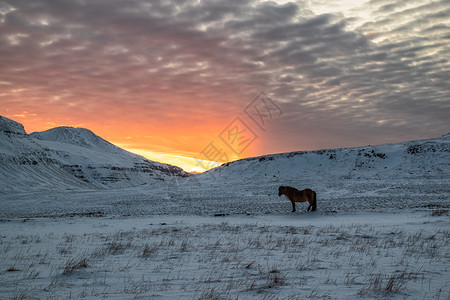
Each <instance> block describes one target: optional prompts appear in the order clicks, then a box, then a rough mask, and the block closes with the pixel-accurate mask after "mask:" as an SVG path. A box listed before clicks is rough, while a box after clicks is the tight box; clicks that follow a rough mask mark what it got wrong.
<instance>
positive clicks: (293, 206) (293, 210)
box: [291, 201, 295, 212]
mask: <svg viewBox="0 0 450 300" xmlns="http://www.w3.org/2000/svg"><path fill="white" fill-rule="evenodd" d="M291 203H292V212H295V201H291Z"/></svg>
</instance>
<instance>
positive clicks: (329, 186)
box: [0, 116, 450, 299]
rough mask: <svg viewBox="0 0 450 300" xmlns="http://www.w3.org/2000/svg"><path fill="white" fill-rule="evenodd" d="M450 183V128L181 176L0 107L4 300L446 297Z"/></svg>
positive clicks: (0, 293) (84, 134) (87, 135)
mask: <svg viewBox="0 0 450 300" xmlns="http://www.w3.org/2000/svg"><path fill="white" fill-rule="evenodd" d="M449 182H450V135H449V134H447V135H445V136H443V137H440V138H435V139H430V140H422V141H411V142H404V143H399V144H391V145H380V146H367V147H358V148H347V149H330V150H319V151H309V152H292V153H284V154H274V155H267V156H262V157H254V158H247V159H243V160H240V161H236V162H231V163H228V164H225V165H223V166H221V167H219V168H216V169H213V170H211V171H209V172H206V173H203V174H199V175H195V176H188V174H186V173H185V172H184V171H182V170H181V169H179V168H177V167H173V166H169V165H163V164H159V163H155V162H152V161H148V160H146V159H145V158H143V157H140V156H137V155H135V154H131V153H129V152H126V151H125V150H123V149H120V148H118V147H116V146H114V145H112V144H110V143H109V142H107V141H105V140H103V139H101V138H100V137H98V136H96V135H95V134H94V133H92V132H91V131H88V130H85V129H78V128H69V127H63V128H55V129H52V130H49V131H47V132H43V133H36V134H32V135H28V134H27V133H26V132H25V130H24V128H23V126H22V125H21V124H19V123H17V122H14V121H12V120H9V119H7V118H4V117H1V116H0V299H80V298H87V299H89V298H91V299H92V298H116V299H127V298H133V299H134V298H141V299H149V298H150V299H159V298H161V299H305V298H331V299H354V298H367V299H373V298H383V299H384V298H394V299H449V298H450V231H449V230H450V226H449V225H450V216H449V210H450V185H449ZM279 185H291V186H294V187H296V188H300V189H304V188H312V189H314V190H315V191H316V192H317V201H318V202H317V204H318V211H316V212H305V210H306V207H307V204H304V203H298V204H297V212H296V213H291V212H290V211H291V203H290V202H289V201H288V200H286V199H285V198H284V196H283V197H278V195H277V194H278V186H279Z"/></svg>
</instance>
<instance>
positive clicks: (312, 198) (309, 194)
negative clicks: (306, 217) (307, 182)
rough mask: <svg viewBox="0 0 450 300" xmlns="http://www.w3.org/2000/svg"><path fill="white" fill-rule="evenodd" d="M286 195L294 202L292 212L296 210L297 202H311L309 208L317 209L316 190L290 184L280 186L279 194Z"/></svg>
mask: <svg viewBox="0 0 450 300" xmlns="http://www.w3.org/2000/svg"><path fill="white" fill-rule="evenodd" d="M281 195H286V197H287V198H288V199H289V200H290V201H291V203H292V212H295V202H306V201H308V202H309V206H308V210H307V211H309V210H311V211H315V210H316V208H317V204H316V192H314V191H313V190H311V189H304V190H301V191H299V190H297V189H296V188H293V187H290V186H280V187H279V188H278V196H281Z"/></svg>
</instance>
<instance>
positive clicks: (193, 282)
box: [0, 211, 450, 299]
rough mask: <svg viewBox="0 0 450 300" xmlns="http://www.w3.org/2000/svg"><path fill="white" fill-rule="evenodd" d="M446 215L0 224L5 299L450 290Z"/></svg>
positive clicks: (426, 295) (431, 293)
mask: <svg viewBox="0 0 450 300" xmlns="http://www.w3.org/2000/svg"><path fill="white" fill-rule="evenodd" d="M448 224H449V217H448V215H446V216H445V215H442V216H439V215H437V216H432V214H431V213H430V212H425V211H420V212H411V211H401V212H396V213H389V212H377V213H373V212H356V213H343V214H340V213H339V214H325V213H320V212H318V213H309V214H308V213H301V214H290V213H286V214H272V215H250V216H247V215H245V216H242V215H239V216H227V217H216V218H215V217H207V216H203V217H202V216H147V217H125V218H124V217H108V218H98V217H90V218H89V217H72V218H48V219H47V218H43V219H31V220H10V221H6V220H5V221H3V222H1V223H0V229H1V232H2V234H1V235H0V241H1V243H0V252H1V253H2V257H3V258H4V259H3V260H2V261H1V262H0V280H1V282H2V284H1V287H0V298H7V297H11V298H29V297H30V298H31V297H36V298H66V299H68V298H76V299H78V298H98V297H106V298H111V299H134V298H152V299H236V298H239V299H255V298H258V299H264V298H265V299H267V298H270V299H304V298H308V297H309V298H332V299H354V298H360V297H362V298H369V299H371V298H393V299H396V298H399V299H403V298H408V299H432V298H436V299H438V298H439V297H441V298H442V299H445V298H447V297H449V296H450V294H449V292H450V291H449V288H450V285H449V278H450V268H449V267H450V263H449V257H450V253H449V241H450V234H449V230H448V228H449V227H448Z"/></svg>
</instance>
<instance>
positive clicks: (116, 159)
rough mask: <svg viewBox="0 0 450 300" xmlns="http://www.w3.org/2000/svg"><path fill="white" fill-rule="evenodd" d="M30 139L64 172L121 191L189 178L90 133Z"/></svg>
mask: <svg viewBox="0 0 450 300" xmlns="http://www.w3.org/2000/svg"><path fill="white" fill-rule="evenodd" d="M30 136H31V137H32V138H33V139H34V141H35V142H36V143H38V144H39V145H41V146H42V147H45V148H48V149H50V154H51V157H52V158H53V159H54V160H56V161H58V162H59V163H60V165H61V166H62V167H63V168H64V169H65V170H67V171H68V172H70V173H71V174H73V175H74V176H76V177H78V178H80V179H81V180H83V181H86V182H92V183H96V184H100V185H104V186H108V187H113V188H118V187H129V186H137V185H142V184H145V183H149V182H153V181H154V180H165V179H167V178H169V177H172V176H181V177H184V176H187V173H186V172H184V171H183V170H182V169H181V168H178V167H175V166H171V165H166V164H162V163H158V162H154V161H150V160H148V159H145V158H144V157H142V156H139V155H136V154H133V153H130V152H128V151H126V150H124V149H121V148H119V147H117V146H115V145H113V144H111V143H109V142H108V141H106V140H104V139H102V138H101V137H99V136H97V135H95V134H94V133H93V132H92V131H90V130H88V129H84V128H73V127H57V128H53V129H50V130H47V131H44V132H35V133H32V134H30Z"/></svg>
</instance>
